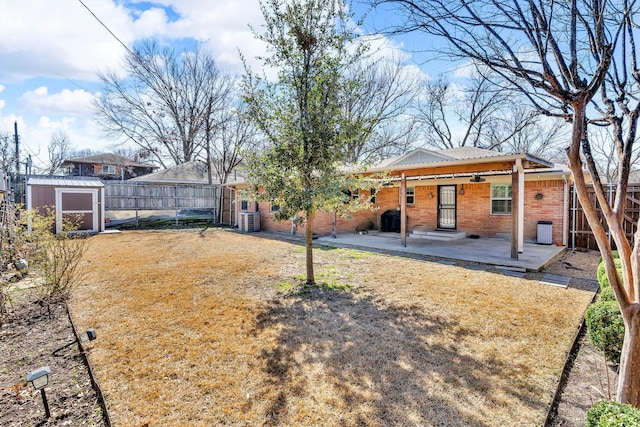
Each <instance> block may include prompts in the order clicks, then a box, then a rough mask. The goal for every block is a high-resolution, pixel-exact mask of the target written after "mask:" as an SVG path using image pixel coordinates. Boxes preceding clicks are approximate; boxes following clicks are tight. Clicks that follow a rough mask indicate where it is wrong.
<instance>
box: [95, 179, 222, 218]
mask: <svg viewBox="0 0 640 427" xmlns="http://www.w3.org/2000/svg"><path fill="white" fill-rule="evenodd" d="M219 203H220V201H219V200H218V186H216V185H177V184H170V185H166V184H148V183H130V182H105V210H107V211H123V210H128V211H135V212H136V220H137V218H138V211H150V210H154V211H175V216H176V220H177V218H178V216H179V215H180V213H181V212H184V211H210V212H211V215H212V217H213V218H214V219H215V218H216V210H217V208H218V204H219Z"/></svg>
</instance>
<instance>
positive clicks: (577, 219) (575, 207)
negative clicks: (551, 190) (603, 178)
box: [569, 184, 640, 250]
mask: <svg viewBox="0 0 640 427" xmlns="http://www.w3.org/2000/svg"><path fill="white" fill-rule="evenodd" d="M606 191H607V196H608V200H609V203H612V202H613V200H614V199H615V197H616V193H617V186H616V185H614V184H609V185H608V186H607V187H606ZM588 192H589V202H590V203H591V204H592V205H593V206H595V208H596V212H597V214H598V218H599V219H600V223H601V224H602V225H603V226H604V228H605V231H606V232H607V233H609V227H608V226H607V222H606V220H605V218H604V215H603V214H602V209H601V208H600V205H599V203H598V201H597V200H596V193H595V190H594V189H593V187H589V188H588ZM638 219H640V184H629V185H628V187H627V196H626V201H625V213H624V219H623V221H622V227H623V229H624V232H625V234H626V236H627V239H628V240H629V242H630V243H631V244H633V238H634V234H635V232H636V230H637V227H638ZM569 224H570V227H569V230H570V231H569V241H570V242H571V247H573V248H581V249H595V250H597V249H598V244H597V243H596V239H595V237H594V235H593V231H591V227H589V223H588V222H587V217H586V216H585V215H584V210H583V209H582V206H581V205H580V202H579V201H578V196H577V194H576V191H575V187H573V186H572V187H571V214H570V218H569ZM609 242H610V244H611V246H612V247H613V248H614V249H615V243H614V242H613V239H611V237H609Z"/></svg>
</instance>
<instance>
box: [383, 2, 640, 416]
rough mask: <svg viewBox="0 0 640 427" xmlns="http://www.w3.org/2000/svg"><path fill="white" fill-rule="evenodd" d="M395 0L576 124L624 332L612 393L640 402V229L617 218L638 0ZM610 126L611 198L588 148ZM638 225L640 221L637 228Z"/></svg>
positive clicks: (632, 118)
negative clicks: (630, 229)
mask: <svg viewBox="0 0 640 427" xmlns="http://www.w3.org/2000/svg"><path fill="white" fill-rule="evenodd" d="M377 3H386V4H391V5H394V6H397V10H398V11H399V12H401V13H404V16H405V17H406V21H405V22H404V23H403V24H402V25H401V27H402V28H398V30H401V31H413V30H419V31H425V32H427V33H429V34H432V35H435V36H439V37H443V38H444V39H446V40H447V41H448V43H447V48H448V53H449V54H450V55H452V56H453V57H456V58H459V59H462V60H467V61H468V60H472V61H474V62H477V63H480V64H483V65H484V66H487V67H488V68H490V69H491V70H492V71H494V72H495V73H497V74H498V75H499V76H501V78H503V79H504V80H505V81H506V82H509V84H510V87H512V88H513V89H516V90H518V91H519V92H520V93H521V94H522V95H524V96H525V97H526V98H527V99H528V100H529V102H530V103H531V104H532V105H533V106H535V107H536V108H537V109H538V110H539V111H541V112H543V113H544V114H547V115H550V116H555V117H559V118H562V119H565V120H568V121H570V122H571V124H572V134H571V140H570V145H569V147H568V148H567V155H568V159H569V166H570V168H571V171H572V173H573V177H574V181H575V188H576V191H577V194H578V198H579V200H580V203H581V205H582V207H583V209H584V212H585V215H586V217H587V220H588V222H589V225H590V226H591V229H592V230H593V232H594V235H595V238H596V241H597V242H598V246H599V248H600V253H601V254H602V258H603V260H604V263H605V266H606V271H607V277H608V279H609V282H610V284H611V286H612V289H613V291H614V293H615V296H616V300H617V302H618V304H619V305H620V309H621V312H622V316H623V319H624V324H625V338H624V345H623V350H622V358H621V362H620V375H619V381H618V391H617V399H618V400H619V401H620V402H626V403H631V404H633V405H634V406H640V232H638V233H636V235H635V237H634V244H633V246H631V244H630V243H629V241H628V240H627V237H626V235H625V232H624V229H623V228H622V223H623V219H624V215H625V211H624V209H625V201H626V190H627V184H628V178H629V171H630V161H631V155H632V152H633V144H634V142H635V139H636V130H637V121H638V116H639V115H640V103H639V101H638V98H637V96H636V95H637V94H638V91H639V89H640V67H639V65H638V62H637V61H638V58H637V52H636V45H635V38H636V36H637V34H638V26H637V22H636V21H635V19H636V17H637V14H638V4H637V2H636V1H635V0H621V1H618V0H616V1H609V0H598V1H582V0H535V1H534V0H506V1H500V2H497V1H494V0H476V1H471V2H470V1H466V0H380V1H378V2H377ZM595 124H599V125H607V126H609V127H610V132H611V134H612V137H613V140H614V142H615V145H616V160H617V161H618V162H619V167H618V176H617V184H618V188H617V193H616V197H615V200H614V201H613V202H612V203H609V201H608V200H607V194H606V191H605V189H604V188H603V185H602V181H601V179H600V173H599V171H598V169H597V165H596V162H595V160H594V157H593V153H592V149H591V145H590V140H589V128H590V127H591V126H592V125H595ZM583 159H584V162H585V163H586V166H587V167H588V170H589V173H590V175H591V177H592V179H593V181H594V188H595V192H596V197H597V200H598V203H599V205H600V207H601V209H602V213H603V215H604V218H605V220H606V224H607V225H608V228H609V231H610V234H611V237H612V238H613V241H614V242H615V245H616V247H617V248H618V250H619V253H620V259H621V263H622V277H619V276H618V274H617V272H616V267H615V263H614V259H613V255H612V250H611V246H610V244H609V240H608V235H607V233H606V232H605V229H604V227H603V225H602V224H601V223H600V221H599V218H598V215H597V212H596V209H595V207H594V206H593V205H592V204H591V202H590V200H589V197H588V193H587V179H586V176H585V172H584V170H583V165H584V163H583ZM639 230H640V228H639Z"/></svg>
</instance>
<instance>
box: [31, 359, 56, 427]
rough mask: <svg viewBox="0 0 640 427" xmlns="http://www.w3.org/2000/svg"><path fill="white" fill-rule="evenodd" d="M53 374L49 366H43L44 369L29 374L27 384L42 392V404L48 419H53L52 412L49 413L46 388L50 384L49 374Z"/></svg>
mask: <svg viewBox="0 0 640 427" xmlns="http://www.w3.org/2000/svg"><path fill="white" fill-rule="evenodd" d="M50 373H51V369H49V367H48V366H43V367H42V368H38V369H36V370H35V371H31V372H29V373H28V374H27V382H29V383H31V385H33V388H34V389H36V390H40V395H41V396H42V404H43V405H44V412H45V414H46V416H47V418H49V417H51V412H50V411H49V403H48V402H47V395H46V394H45V392H44V388H45V387H46V386H47V384H48V383H49V374H50Z"/></svg>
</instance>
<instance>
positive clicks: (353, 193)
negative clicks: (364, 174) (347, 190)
mask: <svg viewBox="0 0 640 427" xmlns="http://www.w3.org/2000/svg"><path fill="white" fill-rule="evenodd" d="M359 194H360V190H358V189H357V188H356V189H355V190H353V191H351V200H358V196H359Z"/></svg>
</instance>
